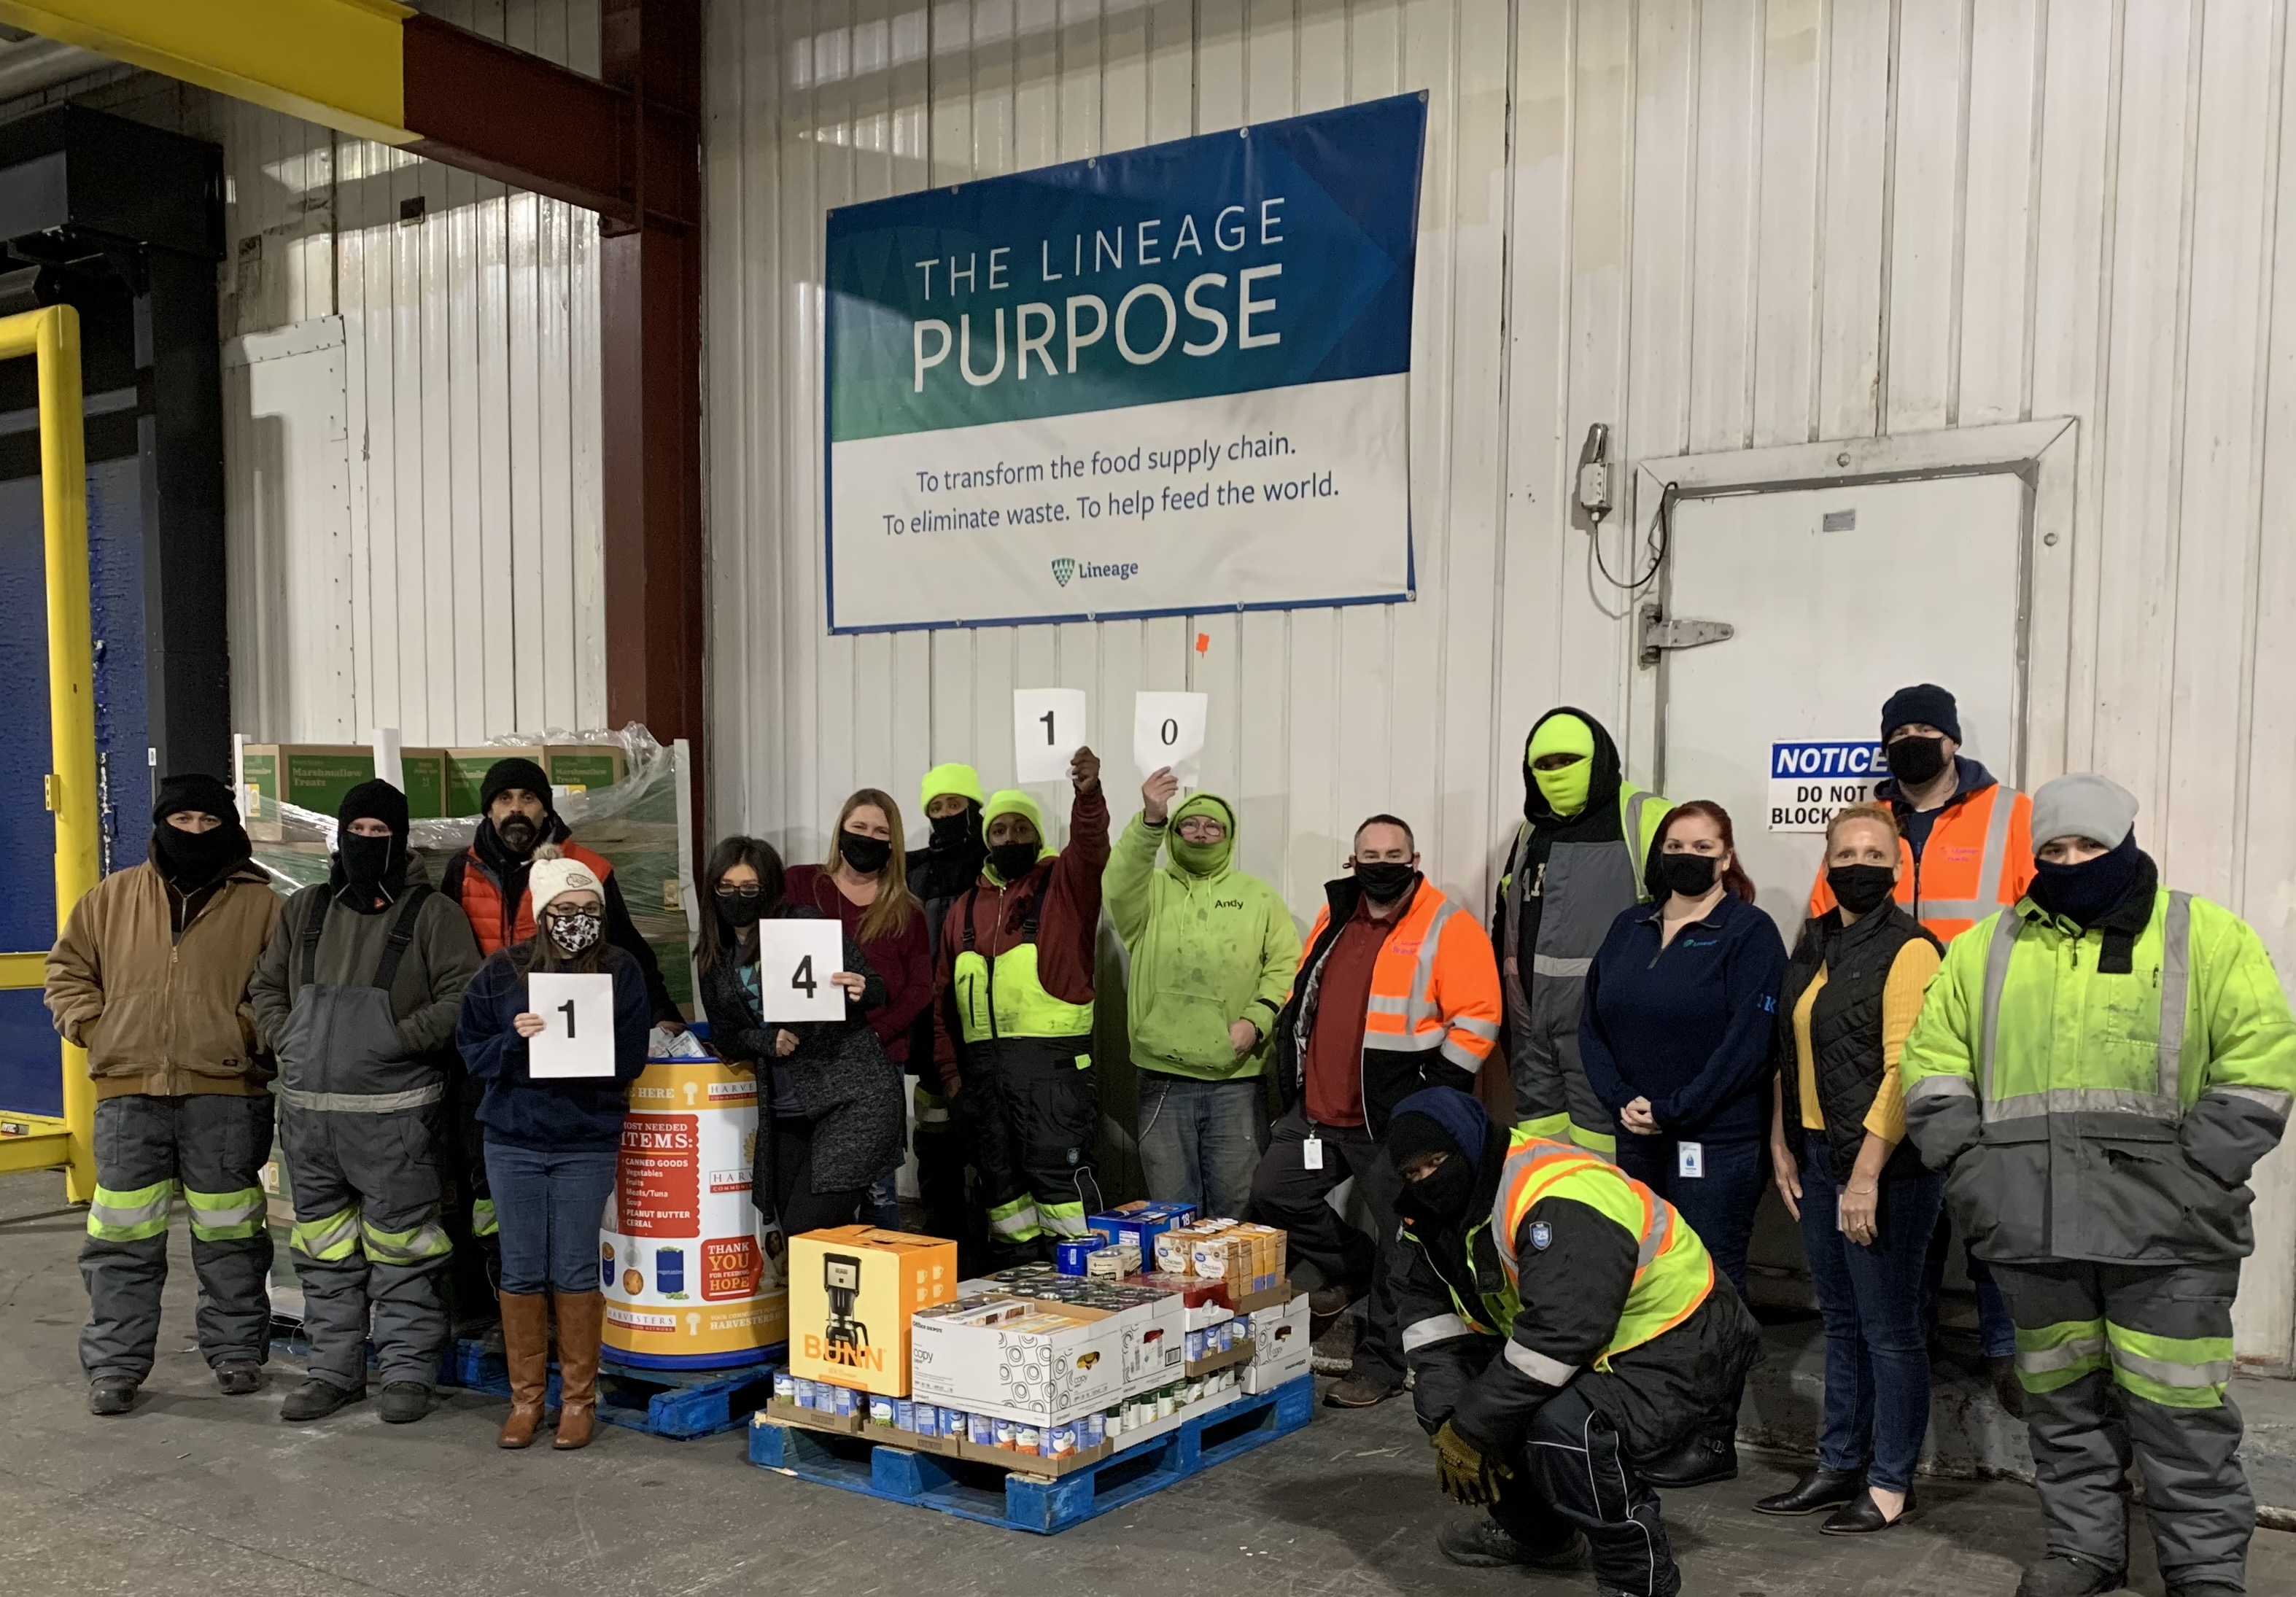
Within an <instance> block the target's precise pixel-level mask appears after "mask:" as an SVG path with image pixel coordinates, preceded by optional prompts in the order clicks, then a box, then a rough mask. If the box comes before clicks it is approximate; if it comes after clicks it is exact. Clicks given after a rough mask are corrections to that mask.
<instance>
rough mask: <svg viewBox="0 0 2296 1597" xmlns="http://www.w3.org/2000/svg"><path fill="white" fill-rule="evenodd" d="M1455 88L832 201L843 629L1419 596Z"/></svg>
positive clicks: (832, 542)
mask: <svg viewBox="0 0 2296 1597" xmlns="http://www.w3.org/2000/svg"><path fill="white" fill-rule="evenodd" d="M1426 130H1427V107H1426V102H1425V99H1424V97H1423V95H1419V94H1406V95H1399V96H1397V97H1396V98H1393V99H1390V100H1378V101H1374V102H1369V103H1367V104H1363V105H1353V106H1348V107H1344V108H1342V109H1341V110H1338V111H1321V112H1317V113H1316V114H1315V115H1312V116H1305V117H1293V118H1291V119H1287V120H1284V121H1281V122H1267V123H1260V124H1258V125H1255V126H1252V127H1242V128H1238V129H1236V130H1234V132H1230V133H1218V134H1207V135H1202V136H1201V137H1198V138H1191V139H1182V140H1179V141H1177V142H1176V143H1169V144H1157V145H1152V146H1151V147H1149V148H1147V149H1144V150H1133V151H1127V152H1121V153H1119V154H1115V155H1103V156H1101V157H1098V158H1097V159H1095V160H1086V161H1076V162H1071V163H1070V164H1069V165H1067V166H1062V167H1052V168H1046V169H1045V170H1042V171H1037V172H1024V173H1019V174H1016V175H1014V176H1009V177H992V178H985V179H983V180H981V181H980V182H978V183H971V184H955V185H953V186H950V187H945V188H937V189H930V190H926V191H924V192H920V193H914V194H904V195H900V196H898V197H896V198H893V199H890V200H880V201H873V202H871V203H869V204H865V205H854V206H847V207H843V208H841V209H836V210H832V211H831V212H830V213H829V232H828V254H827V260H828V290H829V295H828V305H827V316H828V324H827V338H826V356H825V359H826V366H827V372H826V374H825V385H826V400H825V409H826V413H827V414H826V421H827V433H828V438H827V453H828V479H827V480H828V485H829V486H828V494H827V499H828V504H827V519H828V557H829V558H828V567H829V615H830V629H831V630H832V632H870V631H884V630H890V629H896V628H905V627H959V626H992V625H1012V624H1013V623H1016V622H1027V621H1073V620H1084V619H1092V618H1101V619H1107V618H1117V617H1121V616H1143V615H1169V614H1185V613H1201V612H1203V611H1209V610H1237V609H1242V610H1264V609H1280V608H1285V607H1290V606H1297V605H1329V604H1353V603H1374V602H1392V601H1396V600H1400V599H1406V598H1408V597H1410V594H1411V586H1412V565H1411V524H1410V425H1409V422H1410V406H1409V383H1410V370H1411V302H1412V274H1413V266H1414V258H1415V250H1416V246H1417V239H1418V225H1419V175H1420V168H1421V162H1422V157H1423V152H1424V149H1425V144H1426Z"/></svg>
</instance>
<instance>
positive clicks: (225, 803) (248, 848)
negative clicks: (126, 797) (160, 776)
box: [152, 773, 255, 897]
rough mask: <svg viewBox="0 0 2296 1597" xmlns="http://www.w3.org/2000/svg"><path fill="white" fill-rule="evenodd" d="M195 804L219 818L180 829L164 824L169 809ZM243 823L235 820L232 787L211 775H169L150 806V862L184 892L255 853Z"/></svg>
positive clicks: (176, 812)
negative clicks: (205, 827)
mask: <svg viewBox="0 0 2296 1597" xmlns="http://www.w3.org/2000/svg"><path fill="white" fill-rule="evenodd" d="M185 810H196V811H198V812H199V813H200V814H201V815H213V816H214V817H215V818H216V819H217V820H218V821H220V822H222V823H223V824H222V825H220V826H217V827H215V828H213V829H211V830H209V831H182V830H180V829H178V828H176V827H173V826H170V825H168V816H169V815H181V814H182V813H183V812H184V811H185ZM254 853H255V850H254V848H253V846H252V845H250V843H249V842H248V840H247V828H246V827H244V826H242V825H241V824H240V822H239V807H238V806H237V805H236V804H234V803H233V802H232V798H231V790H230V789H229V788H227V787H225V786H224V784H223V783H222V782H218V781H217V780H216V779H215V778H214V777H212V776H207V775H202V774H197V773H193V774H189V775H184V776H170V777H168V779H167V780H166V781H164V782H161V783H160V796H159V798H157V799H156V800H155V801H154V802H153V803H152V868H153V869H155V870H157V871H158V872H160V875H161V876H163V877H165V878H166V879H167V880H168V884H169V885H170V886H171V887H173V888H174V889H176V891H177V892H179V893H182V894H184V895H185V896H186V897H188V896H189V895H191V894H193V893H196V892H198V891H199V890H200V889H201V888H207V887H212V886H214V885H215V884H216V883H217V882H218V881H221V880H223V879H224V878H225V877H226V876H228V875H230V874H231V873H232V872H234V871H236V870H237V869H239V867H240V866H242V865H243V864H246V863H247V862H248V861H249V860H250V858H252V857H254Z"/></svg>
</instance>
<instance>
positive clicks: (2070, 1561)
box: [2017, 1552, 2128, 1597]
mask: <svg viewBox="0 0 2296 1597" xmlns="http://www.w3.org/2000/svg"><path fill="white" fill-rule="evenodd" d="M2127 1582H2128V1570H2126V1569H2108V1568H2105V1567H2104V1566H2103V1565H2102V1564H2098V1563H2095V1562H2092V1561H2091V1560H2087V1559H2085V1558H2076V1557H2074V1556H2073V1555H2072V1554H2071V1553H2070V1552H2052V1553H2051V1554H2049V1556H2048V1557H2046V1558H2045V1559H2043V1560H2041V1561H2040V1562H2039V1563H2038V1564H2028V1565H2027V1566H2026V1567H2025V1578H2024V1579H2022V1580H2021V1581H2019V1582H2018V1583H2017V1597H2102V1593H2106V1592H2117V1591H2119V1590H2120V1588H2121V1587H2122V1586H2123V1585H2126V1584H2127Z"/></svg>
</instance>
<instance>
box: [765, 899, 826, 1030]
mask: <svg viewBox="0 0 2296 1597" xmlns="http://www.w3.org/2000/svg"><path fill="white" fill-rule="evenodd" d="M843 969H845V927H844V923H843V922H841V921H758V1000H759V1005H758V1007H759V1008H760V1009H761V1010H762V1011H763V1012H762V1013H761V1014H760V1015H759V1016H758V1019H759V1020H764V1021H765V1022H767V1024H768V1025H771V1024H773V1023H774V1022H775V1021H779V1020H843V1019H845V989H844V988H843V987H839V986H838V985H837V984H836V983H834V982H832V981H831V980H830V978H831V977H832V976H834V975H836V974H837V973H838V972H839V971H840V970H843Z"/></svg>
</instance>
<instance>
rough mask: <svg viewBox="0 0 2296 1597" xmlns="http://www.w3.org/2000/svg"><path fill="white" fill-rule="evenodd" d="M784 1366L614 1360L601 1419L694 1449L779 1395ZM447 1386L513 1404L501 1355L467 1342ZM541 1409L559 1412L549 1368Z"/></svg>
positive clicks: (457, 1350) (602, 1393)
mask: <svg viewBox="0 0 2296 1597" xmlns="http://www.w3.org/2000/svg"><path fill="white" fill-rule="evenodd" d="M779 1362H780V1361H779V1360H778V1359H777V1358H773V1357H768V1358H767V1360H766V1361H765V1362H764V1363H762V1364H745V1365H743V1366H742V1367H741V1368H740V1369H736V1370H651V1369H639V1368H637V1367H636V1366H635V1365H630V1364H617V1363H615V1362H614V1360H613V1359H612V1357H611V1356H607V1357H604V1358H602V1359H601V1360H600V1362H599V1366H598V1418H600V1419H601V1420H604V1421H609V1422H610V1423H611V1424H615V1425H621V1426H627V1428H628V1429H632V1430H642V1431H644V1432H645V1433H646V1435H648V1436H651V1437H668V1439H669V1440H671V1441H676V1442H684V1441H690V1440H692V1439H693V1437H707V1436H715V1435H717V1433H718V1432H719V1431H724V1430H731V1429H734V1427H735V1426H737V1425H741V1424H743V1423H746V1422H747V1421H748V1420H749V1418H750V1415H751V1414H753V1413H756V1412H757V1411H758V1409H760V1408H763V1407H764V1406H765V1405H766V1401H767V1398H769V1397H771V1396H773V1395H774V1370H775V1365H776V1364H778V1363H779ZM448 1368H449V1371H450V1373H449V1374H448V1376H447V1381H448V1383H449V1384H450V1385H454V1386H458V1387H463V1388H468V1389H469V1390H471V1391H474V1392H488V1393H491V1394H493V1395H494V1396H497V1397H507V1396H510V1372H509V1370H508V1368H507V1367H506V1366H505V1365H504V1363H503V1357H502V1355H500V1354H499V1353H489V1352H488V1351H487V1347H486V1345H485V1344H484V1343H482V1342H477V1341H472V1340H470V1339H463V1340H462V1341H459V1342H456V1343H455V1346H454V1348H453V1350H452V1352H451V1353H450V1355H448ZM544 1401H545V1403H546V1404H547V1405H549V1406H551V1407H553V1408H555V1407H556V1406H557V1405H558V1366H557V1365H556V1364H553V1365H551V1366H550V1391H549V1395H548V1396H547V1397H545V1399H544Z"/></svg>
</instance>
